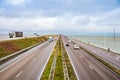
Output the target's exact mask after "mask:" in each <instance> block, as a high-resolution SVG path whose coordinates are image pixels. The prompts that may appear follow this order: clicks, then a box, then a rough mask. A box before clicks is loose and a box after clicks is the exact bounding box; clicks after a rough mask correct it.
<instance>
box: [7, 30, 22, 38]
mask: <svg viewBox="0 0 120 80" xmlns="http://www.w3.org/2000/svg"><path fill="white" fill-rule="evenodd" d="M9 37H10V38H14V37H23V32H18V31H15V32H10V33H9Z"/></svg>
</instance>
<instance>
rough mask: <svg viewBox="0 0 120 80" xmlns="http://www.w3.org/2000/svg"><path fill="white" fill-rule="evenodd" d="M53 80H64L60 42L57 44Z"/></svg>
mask: <svg viewBox="0 0 120 80" xmlns="http://www.w3.org/2000/svg"><path fill="white" fill-rule="evenodd" d="M54 80H64V73H63V65H62V53H61V45H60V40H59V42H58V54H57V61H56V68H55V74H54Z"/></svg>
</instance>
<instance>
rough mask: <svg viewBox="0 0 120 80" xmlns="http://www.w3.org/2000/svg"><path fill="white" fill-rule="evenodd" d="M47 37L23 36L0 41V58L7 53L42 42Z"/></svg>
mask: <svg viewBox="0 0 120 80" xmlns="http://www.w3.org/2000/svg"><path fill="white" fill-rule="evenodd" d="M47 39H48V37H46V36H42V37H35V38H24V39H17V40H8V41H0V58H2V57H5V56H7V55H9V54H12V53H14V52H17V51H19V50H22V49H24V48H27V47H29V46H32V45H34V44H37V43H40V42H41V43H42V42H43V41H45V40H47Z"/></svg>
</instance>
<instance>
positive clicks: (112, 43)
mask: <svg viewBox="0 0 120 80" xmlns="http://www.w3.org/2000/svg"><path fill="white" fill-rule="evenodd" d="M69 38H74V39H77V40H80V41H83V42H86V43H90V44H92V45H95V46H98V47H101V48H104V49H108V48H109V49H110V50H111V51H113V52H115V53H118V54H120V36H115V37H114V36H79V35H76V36H75V35H74V36H73V35H72V36H69Z"/></svg>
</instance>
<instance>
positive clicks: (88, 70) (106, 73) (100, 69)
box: [62, 36, 120, 80]
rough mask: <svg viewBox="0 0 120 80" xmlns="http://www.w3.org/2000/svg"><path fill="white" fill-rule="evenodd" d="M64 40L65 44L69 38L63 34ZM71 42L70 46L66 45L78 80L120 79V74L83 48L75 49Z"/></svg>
mask: <svg viewBox="0 0 120 80" xmlns="http://www.w3.org/2000/svg"><path fill="white" fill-rule="evenodd" d="M62 40H63V43H64V46H65V44H66V43H68V40H69V39H68V38H67V37H65V36H62ZM69 44H70V46H65V49H66V51H67V53H68V56H69V58H70V61H71V63H72V66H73V69H74V71H75V73H76V76H77V79H78V80H120V75H118V74H116V73H115V72H113V71H112V70H110V69H109V68H107V67H106V66H105V65H103V64H102V63H100V62H99V61H97V60H96V59H95V58H93V57H91V56H90V55H88V53H87V52H86V51H84V50H83V49H81V48H80V49H79V50H75V49H74V48H73V46H74V44H73V43H72V42H71V43H69Z"/></svg>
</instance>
